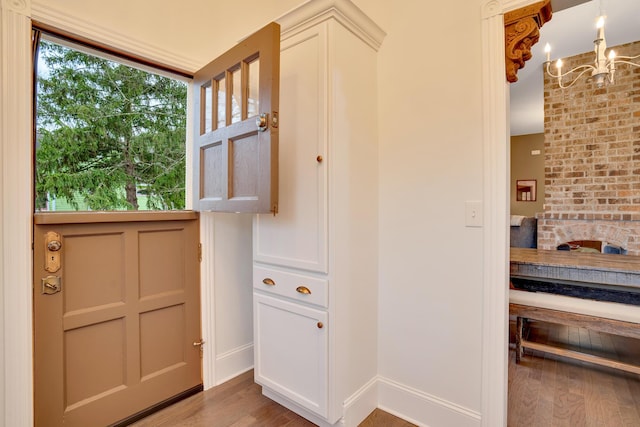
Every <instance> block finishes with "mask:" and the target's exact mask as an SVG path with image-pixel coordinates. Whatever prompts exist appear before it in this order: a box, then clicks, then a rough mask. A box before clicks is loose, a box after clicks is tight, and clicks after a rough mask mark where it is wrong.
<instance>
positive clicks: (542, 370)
mask: <svg viewBox="0 0 640 427" xmlns="http://www.w3.org/2000/svg"><path fill="white" fill-rule="evenodd" d="M530 334H531V335H530V336H529V339H531V340H535V341H538V342H543V343H548V344H553V345H563V346H566V348H570V349H580V350H582V351H587V352H591V353H592V354H596V355H602V356H604V355H606V356H608V357H611V356H614V357H617V358H618V359H619V360H621V361H624V362H627V363H633V364H636V365H640V341H639V340H635V339H632V338H624V337H618V336H613V335H608V334H602V333H597V332H592V331H588V330H586V329H583V328H571V327H567V326H560V325H551V324H547V323H542V322H532V323H531V324H530ZM508 405H509V406H508V426H510V427H527V426H532V427H533V426H535V427H543V426H554V427H555V426H571V427H581V426H603V427H621V426H640V376H639V375H636V374H631V373H627V372H623V371H620V370H616V369H612V368H607V367H600V366H596V365H592V364H588V363H586V362H580V361H575V360H571V359H566V358H560V357H558V356H554V355H550V354H545V353H540V352H537V351H532V350H527V352H526V355H525V357H524V358H523V359H522V361H521V363H520V364H519V365H516V363H515V351H514V349H513V348H511V349H510V350H509V402H508Z"/></svg>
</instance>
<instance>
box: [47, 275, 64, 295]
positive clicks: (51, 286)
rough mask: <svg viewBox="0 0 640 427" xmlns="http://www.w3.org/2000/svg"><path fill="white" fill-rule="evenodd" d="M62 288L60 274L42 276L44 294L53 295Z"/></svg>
mask: <svg viewBox="0 0 640 427" xmlns="http://www.w3.org/2000/svg"><path fill="white" fill-rule="evenodd" d="M61 290H62V284H61V281H60V277H59V276H47V277H43V278H42V294H43V295H53V294H57V293H58V292H60V291H61Z"/></svg>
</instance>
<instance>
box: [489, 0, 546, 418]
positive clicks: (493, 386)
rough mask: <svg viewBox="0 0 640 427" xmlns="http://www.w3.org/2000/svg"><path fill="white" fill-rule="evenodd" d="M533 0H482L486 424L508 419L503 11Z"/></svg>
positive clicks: (507, 175) (506, 118)
mask: <svg viewBox="0 0 640 427" xmlns="http://www.w3.org/2000/svg"><path fill="white" fill-rule="evenodd" d="M534 1H535V0H505V1H501V0H483V2H482V89H483V94H482V107H483V108H482V110H483V123H484V129H483V147H484V157H483V171H484V172H483V175H484V176H483V178H484V184H483V193H484V197H483V199H484V218H486V221H485V227H484V250H483V257H484V260H483V266H484V269H483V270H484V277H483V283H484V292H483V315H482V324H483V328H482V338H483V339H482V343H483V349H482V389H481V390H482V391H481V394H482V403H481V405H482V408H481V409H482V425H483V426H486V427H490V426H491V427H493V426H506V425H507V392H508V387H507V381H508V358H507V356H508V320H509V316H508V307H509V294H508V286H507V285H508V281H509V271H508V265H509V263H508V261H509V239H508V224H509V221H508V214H509V182H510V181H509V180H510V167H509V161H510V151H509V150H510V148H509V140H510V136H509V84H508V83H507V80H506V76H505V63H504V55H505V45H504V19H503V16H504V13H505V12H508V11H510V10H515V9H518V8H521V7H524V6H526V5H529V4H531V3H534Z"/></svg>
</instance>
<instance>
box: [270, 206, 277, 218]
mask: <svg viewBox="0 0 640 427" xmlns="http://www.w3.org/2000/svg"><path fill="white" fill-rule="evenodd" d="M271 213H273V216H276V214H277V213H278V205H273V207H272V208H271Z"/></svg>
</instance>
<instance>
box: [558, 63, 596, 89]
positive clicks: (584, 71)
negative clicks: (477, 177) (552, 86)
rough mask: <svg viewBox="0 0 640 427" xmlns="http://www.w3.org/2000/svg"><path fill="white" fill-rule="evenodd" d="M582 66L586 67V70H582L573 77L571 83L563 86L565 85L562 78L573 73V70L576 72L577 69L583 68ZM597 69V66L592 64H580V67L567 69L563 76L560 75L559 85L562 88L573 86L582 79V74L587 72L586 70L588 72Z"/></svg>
mask: <svg viewBox="0 0 640 427" xmlns="http://www.w3.org/2000/svg"><path fill="white" fill-rule="evenodd" d="M581 68H585V70H582V71H581V72H580V74H578V75H577V76H576V77H575V78H574V79H572V80H571V83H569V84H568V85H566V86H563V85H562V78H563V77H564V76H566V75H567V74H570V73H573V72H575V71H577V70H579V69H581ZM595 69H596V68H595V67H593V66H591V65H582V66H580V67H576V68H574V69H573V70H570V71H567V72H566V73H564V74H562V75H561V76H559V77H558V86H560V87H561V88H562V89H566V88H568V87H571V86H573V85H574V84H575V83H576V82H577V81H578V80H580V77H582V75H583V74H584V73H586V72H588V71H593V70H595Z"/></svg>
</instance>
